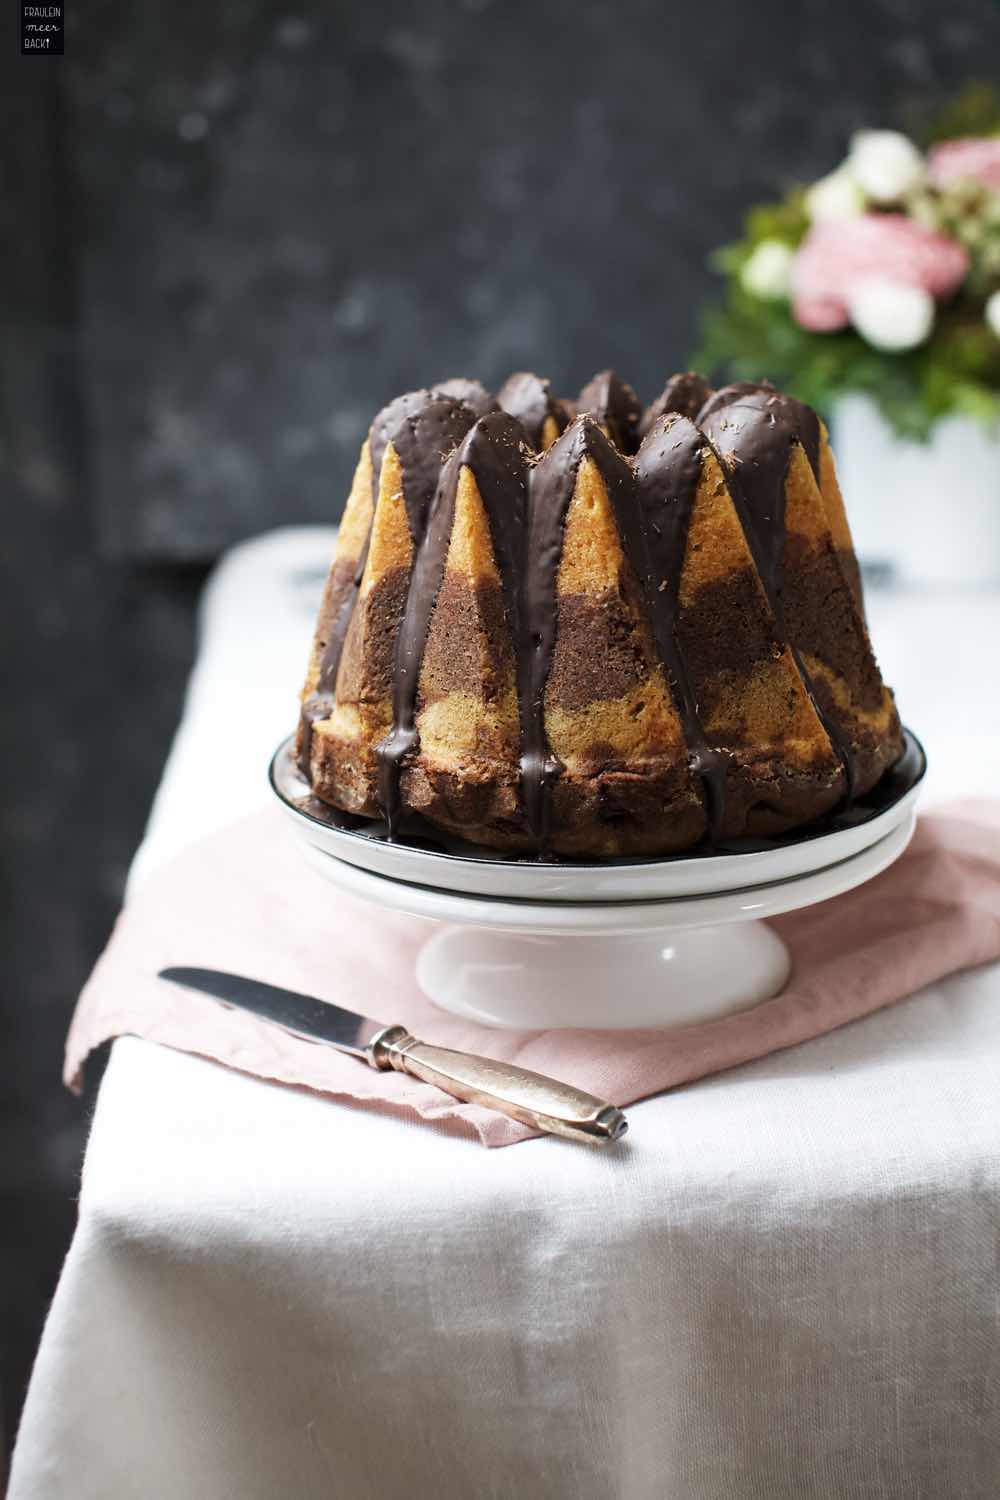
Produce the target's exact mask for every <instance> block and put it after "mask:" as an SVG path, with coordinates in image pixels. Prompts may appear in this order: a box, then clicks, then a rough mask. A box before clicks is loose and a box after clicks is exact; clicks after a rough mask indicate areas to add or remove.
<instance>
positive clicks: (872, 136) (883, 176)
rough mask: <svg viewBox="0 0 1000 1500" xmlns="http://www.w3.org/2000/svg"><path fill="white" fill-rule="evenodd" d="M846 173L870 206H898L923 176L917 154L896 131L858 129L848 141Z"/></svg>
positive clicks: (912, 145) (922, 166)
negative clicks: (849, 147) (891, 204)
mask: <svg viewBox="0 0 1000 1500" xmlns="http://www.w3.org/2000/svg"><path fill="white" fill-rule="evenodd" d="M847 170H848V171H849V172H850V174H851V176H852V177H853V178H854V180H855V182H856V183H857V184H858V185H859V187H860V188H861V189H862V191H863V192H864V193H865V194H866V195H867V196H868V197H869V198H870V199H871V200H872V202H873V203H898V202H899V200H900V198H905V197H906V195H907V193H912V192H913V191H914V190H915V189H916V188H918V187H920V185H921V183H922V182H923V181H924V178H925V176H926V169H925V167H924V159H923V157H922V156H921V154H920V152H919V151H918V150H917V148H916V146H915V145H914V144H913V142H912V141H911V140H910V138H909V136H905V135H902V134H901V133H900V132H899V131H898V130H859V131H858V133H857V135H855V136H854V137H853V138H852V140H851V150H850V154H849V156H848V158H847Z"/></svg>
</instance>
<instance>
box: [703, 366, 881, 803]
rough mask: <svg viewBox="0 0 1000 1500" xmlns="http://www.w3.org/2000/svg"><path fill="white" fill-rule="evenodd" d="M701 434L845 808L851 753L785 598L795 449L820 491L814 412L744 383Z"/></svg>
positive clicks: (706, 414) (709, 412) (727, 391)
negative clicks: (720, 471) (829, 749)
mask: <svg viewBox="0 0 1000 1500" xmlns="http://www.w3.org/2000/svg"><path fill="white" fill-rule="evenodd" d="M698 426H699V427H700V428H701V429H702V431H703V432H704V433H705V435H706V436H707V437H708V438H709V439H710V441H711V442H712V443H713V444H714V446H715V448H716V451H717V453H718V456H719V459H720V462H721V463H722V466H723V468H724V469H725V471H726V475H727V478H728V480H729V487H730V491H731V493H732V495H733V499H734V500H735V502H736V504H737V507H738V509H739V510H740V514H741V518H742V520H743V525H744V530H745V531H746V534H747V540H748V542H749V544H750V550H751V552H752V553H753V558H754V562H755V563H756V565H757V571H758V572H759V573H760V576H761V580H762V582H763V584H764V589H765V592H766V593H767V596H768V599H769V601H770V604H771V608H772V609H773V611H774V614H775V617H776V619H777V621H778V627H779V630H780V631H781V635H782V638H783V640H784V641H785V643H786V644H787V645H788V647H789V649H790V650H791V652H792V655H793V657H794V658H795V664H796V666H797V667H798V669H799V673H800V675H801V677H802V680H803V682H804V683H805V686H806V691H807V692H808V694H809V697H810V699H811V701H812V705H813V707H814V709H815V710H816V713H817V715H818V717H819V720H820V723H821V724H822V725H823V728H824V729H825V730H826V734H827V737H828V739H829V740H830V743H831V745H832V746H833V750H834V754H835V755H836V756H837V758H838V759H839V761H840V763H841V765H842V767H843V770H844V786H845V792H846V797H847V801H848V802H850V800H851V798H852V796H853V794H854V787H855V785H856V782H857V758H856V751H855V748H854V746H853V744H852V743H851V740H850V739H849V738H848V737H847V736H846V735H845V734H844V733H843V731H842V730H841V728H840V726H839V725H838V724H837V723H836V721H835V720H834V719H833V718H832V717H831V715H830V714H829V713H827V712H826V711H825V710H824V709H823V707H822V705H821V703H820V701H819V695H818V694H817V691H816V685H815V683H814V682H813V680H812V677H811V676H810V674H809V672H808V670H807V668H806V665H805V662H804V661H803V659H802V655H801V653H800V652H799V651H798V649H797V648H796V646H795V645H794V643H793V642H792V641H790V640H789V638H788V630H787V628H786V621H785V608H784V600H783V598H782V591H783V582H782V573H783V561H784V555H785V539H786V526H785V482H786V480H787V478H788V467H789V464H790V463H791V457H792V449H793V447H794V446H795V444H796V443H798V444H799V445H800V446H801V447H802V449H803V450H804V452H805V455H806V457H807V458H808V460H809V465H810V468H811V469H812V471H813V474H814V475H815V477H816V482H817V484H818V483H819V445H820V427H819V418H818V417H817V415H816V413H815V412H814V411H813V410H812V408H811V407H809V406H805V405H803V403H802V402H801V401H795V400H794V399H793V398H792V397H791V396H785V395H782V394H781V393H780V392H778V391H776V390H775V389H774V387H773V386H772V385H770V384H769V383H767V382H764V383H763V384H761V385H753V384H750V383H748V382H743V383H740V384H736V385H729V386H724V387H723V389H722V390H720V391H716V392H715V394H714V395H713V396H711V397H710V398H709V400H708V401H707V402H706V403H705V405H704V406H703V407H702V409H701V411H700V412H699V413H698Z"/></svg>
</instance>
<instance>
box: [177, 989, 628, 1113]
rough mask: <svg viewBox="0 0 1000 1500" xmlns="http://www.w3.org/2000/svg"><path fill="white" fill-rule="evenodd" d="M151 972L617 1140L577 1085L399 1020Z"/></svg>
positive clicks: (459, 1094) (313, 1036)
mask: <svg viewBox="0 0 1000 1500" xmlns="http://www.w3.org/2000/svg"><path fill="white" fill-rule="evenodd" d="M159 977H160V978H161V979H168V980H170V981H171V983H173V984H180V985H183V986H184V987H185V988H186V989H190V990H198V991H199V993H201V994H204V995H211V996H213V998H214V999H216V1000H221V1001H222V1003H223V1004H224V1005H230V1006H232V1007H233V1009H234V1010H246V1011H250V1013H251V1014H252V1015H255V1016H259V1017H260V1018H261V1020H264V1021H270V1022H271V1023H272V1024H273V1025H275V1026H280V1027H281V1028H282V1029H283V1030H284V1031H287V1032H290V1033H291V1035H292V1036H297V1037H301V1038H302V1039H303V1040H304V1041H307V1042H323V1043H325V1045H326V1046H328V1047H336V1048H337V1050H338V1052H346V1053H348V1054H349V1055H350V1056H351V1057H356V1058H358V1059H359V1060H360V1061H361V1062H366V1063H367V1064H368V1065H369V1067H372V1068H377V1069H378V1070H379V1071H380V1072H385V1071H386V1070H387V1069H389V1068H394V1069H395V1070H396V1072H397V1073H409V1074H411V1076H412V1077H414V1078H420V1079H422V1080H423V1081H424V1083H432V1084H434V1085H435V1086H436V1087H437V1088H439V1089H443V1090H444V1092H445V1093H446V1094H451V1095H452V1096H453V1098H455V1099H464V1100H465V1101H466V1102H468V1103H470V1104H483V1105H485V1106H486V1108H487V1109H495V1110H499V1112H500V1113H501V1114H504V1115H510V1117H511V1119H513V1120H520V1121H521V1123H522V1125H533V1126H534V1127H535V1128H536V1129H538V1130H545V1131H548V1132H549V1133H550V1134H551V1135H561V1136H565V1137H567V1139H569V1140H574V1141H617V1140H619V1139H620V1137H621V1136H623V1135H624V1134H625V1132H626V1130H627V1129H628V1121H627V1120H626V1118H625V1116H624V1115H623V1114H622V1112H621V1110H620V1109H616V1108H615V1106H614V1105H613V1104H606V1103H605V1102H604V1100H603V1099H596V1098H595V1097H594V1095H593V1094H585V1093H584V1092H583V1090H582V1089H575V1088H572V1087H571V1086H570V1085H569V1084H568V1083H559V1082H558V1081H557V1080H556V1079H555V1078H546V1077H545V1075H544V1074H543V1073H530V1072H529V1071H528V1069H527V1068H517V1067H515V1066H514V1065H513V1063H505V1062H495V1061H493V1060H491V1059H490V1058H488V1057H476V1056H474V1055H473V1054H472V1053H471V1052H454V1051H452V1049H451V1048H450V1047H434V1046H432V1045H431V1044H430V1043H429V1042H418V1041H417V1039H416V1037H414V1036H411V1035H410V1033H409V1032H408V1031H407V1029H406V1027H405V1026H384V1025H383V1024H382V1022H381V1021H369V1020H368V1018H367V1017H366V1016H356V1015H355V1014H354V1012H353V1011H350V1010H344V1009H343V1008H342V1007H341V1006H339V1005H333V1004H332V1003H331V1002H330V1001H328V1000H317V999H316V997H315V996H314V995H300V994H298V993H297V992H296V991H295V990H282V989H279V988H278V987H277V986H276V985H273V984H264V983H263V982H262V981H261V980H259V979H248V978H246V976H245V975H243V974H226V973H224V972H223V971H222V970H221V969H188V968H170V969H161V970H160V975H159Z"/></svg>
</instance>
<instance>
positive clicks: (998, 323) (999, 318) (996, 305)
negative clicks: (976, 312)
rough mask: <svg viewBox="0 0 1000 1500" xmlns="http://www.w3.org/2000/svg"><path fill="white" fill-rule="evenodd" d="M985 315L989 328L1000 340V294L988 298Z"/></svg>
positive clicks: (995, 293)
mask: <svg viewBox="0 0 1000 1500" xmlns="http://www.w3.org/2000/svg"><path fill="white" fill-rule="evenodd" d="M985 314H986V326H987V328H988V329H989V330H990V332H991V333H995V334H996V336H997V338H998V339H1000V292H994V293H993V295H992V296H991V297H987V299H986V308H985Z"/></svg>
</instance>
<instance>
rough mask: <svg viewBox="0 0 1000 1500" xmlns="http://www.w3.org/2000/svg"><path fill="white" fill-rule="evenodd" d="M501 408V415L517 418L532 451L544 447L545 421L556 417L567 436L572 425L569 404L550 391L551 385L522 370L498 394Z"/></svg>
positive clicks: (560, 430)
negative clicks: (567, 429) (570, 424)
mask: <svg viewBox="0 0 1000 1500" xmlns="http://www.w3.org/2000/svg"><path fill="white" fill-rule="evenodd" d="M497 405H498V406H499V407H500V410H501V411H505V412H507V413H509V415H510V416H512V417H516V418H517V420H518V421H519V422H520V424H521V426H522V427H523V428H524V431H525V434H526V436H527V439H528V442H529V443H530V444H531V446H532V448H535V449H538V448H541V446H542V441H543V433H544V431H545V420H546V418H547V417H552V419H553V420H554V422H555V424H556V427H557V428H558V430H559V432H560V433H562V432H565V430H566V428H567V426H568V425H569V423H570V422H571V421H572V413H571V412H570V411H569V409H568V407H567V405H566V402H565V401H560V400H559V399H558V398H557V397H555V396H553V395H552V393H551V391H550V390H549V382H548V381H547V380H543V379H542V378H541V376H539V375H532V373H531V371H530V370H519V371H518V373H517V374H516V375H510V376H508V378H507V379H506V380H505V381H504V383H503V385H502V386H501V387H500V389H499V391H498V392H497Z"/></svg>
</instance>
